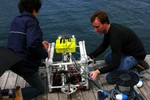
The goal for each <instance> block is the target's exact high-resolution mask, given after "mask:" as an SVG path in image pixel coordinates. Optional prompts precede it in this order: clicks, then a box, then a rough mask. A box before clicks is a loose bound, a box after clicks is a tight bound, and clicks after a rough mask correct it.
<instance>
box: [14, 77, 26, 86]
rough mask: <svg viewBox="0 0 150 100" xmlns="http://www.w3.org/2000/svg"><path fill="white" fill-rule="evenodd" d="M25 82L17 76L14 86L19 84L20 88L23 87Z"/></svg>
mask: <svg viewBox="0 0 150 100" xmlns="http://www.w3.org/2000/svg"><path fill="white" fill-rule="evenodd" d="M25 84H26V81H25V80H24V79H23V78H22V77H21V76H18V77H17V80H16V85H15V86H16V87H17V86H20V87H21V88H23V87H25Z"/></svg>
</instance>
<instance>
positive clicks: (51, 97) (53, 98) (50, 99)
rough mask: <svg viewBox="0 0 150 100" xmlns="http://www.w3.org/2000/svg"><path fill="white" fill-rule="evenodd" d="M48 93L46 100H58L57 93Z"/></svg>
mask: <svg viewBox="0 0 150 100" xmlns="http://www.w3.org/2000/svg"><path fill="white" fill-rule="evenodd" d="M47 93H48V97H47V100H59V96H58V93H49V92H47Z"/></svg>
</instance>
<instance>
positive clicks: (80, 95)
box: [60, 90, 84, 100]
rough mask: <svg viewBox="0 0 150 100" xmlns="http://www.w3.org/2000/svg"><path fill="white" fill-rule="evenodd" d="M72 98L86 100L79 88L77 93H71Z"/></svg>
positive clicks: (72, 99)
mask: <svg viewBox="0 0 150 100" xmlns="http://www.w3.org/2000/svg"><path fill="white" fill-rule="evenodd" d="M60 100H69V99H65V98H64V99H60ZM71 100H84V99H83V95H82V93H81V91H80V90H77V91H76V92H75V93H73V94H71Z"/></svg>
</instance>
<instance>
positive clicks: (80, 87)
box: [77, 86, 86, 89]
mask: <svg viewBox="0 0 150 100" xmlns="http://www.w3.org/2000/svg"><path fill="white" fill-rule="evenodd" d="M77 88H79V89H85V88H86V86H77Z"/></svg>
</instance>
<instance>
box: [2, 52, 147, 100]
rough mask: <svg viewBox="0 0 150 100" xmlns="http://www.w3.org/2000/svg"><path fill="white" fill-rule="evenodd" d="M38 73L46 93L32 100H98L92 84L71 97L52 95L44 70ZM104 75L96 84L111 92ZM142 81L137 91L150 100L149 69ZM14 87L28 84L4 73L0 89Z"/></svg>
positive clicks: (54, 93) (57, 93)
mask: <svg viewBox="0 0 150 100" xmlns="http://www.w3.org/2000/svg"><path fill="white" fill-rule="evenodd" d="M145 60H146V61H149V62H148V63H149V65H150V55H147V57H146V59H145ZM98 64H102V63H101V62H98ZM40 73H44V75H43V76H41V78H42V80H43V83H44V85H45V87H46V89H47V90H46V91H47V92H46V93H44V94H43V95H40V96H38V97H36V98H34V99H32V100H98V98H97V91H98V89H97V87H96V86H95V85H94V84H93V83H90V90H88V91H87V90H77V91H76V92H75V93H73V94H71V95H66V94H64V93H62V92H61V91H56V92H53V93H49V92H48V85H47V83H48V82H47V77H46V76H45V75H46V70H45V69H40ZM105 76H106V74H104V75H100V76H99V78H98V80H97V81H98V82H99V84H100V85H101V87H102V88H103V89H106V90H111V89H113V88H114V86H113V85H108V84H107V82H106V80H105ZM142 76H143V80H144V85H143V86H142V87H141V88H139V89H138V91H139V93H140V94H141V95H142V96H143V97H144V98H145V100H150V91H149V90H150V69H149V70H146V71H144V72H143V74H142ZM16 86H21V87H26V86H28V84H27V83H26V82H25V80H24V79H23V78H21V77H20V76H18V75H16V74H15V73H13V72H11V71H7V72H5V73H4V74H3V75H2V77H1V78H0V87H1V89H6V88H14V87H16Z"/></svg>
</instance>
